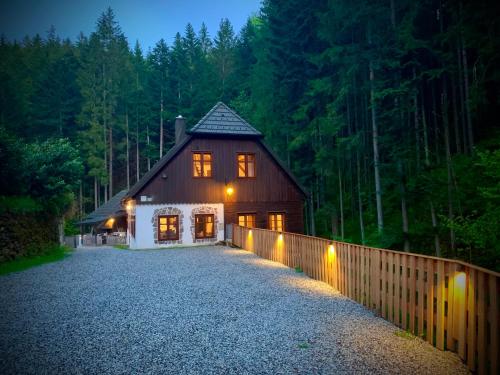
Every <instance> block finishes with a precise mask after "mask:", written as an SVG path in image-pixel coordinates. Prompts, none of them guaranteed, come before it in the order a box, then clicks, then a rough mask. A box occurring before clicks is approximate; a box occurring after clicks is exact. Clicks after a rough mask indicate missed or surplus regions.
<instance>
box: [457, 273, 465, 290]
mask: <svg viewBox="0 0 500 375" xmlns="http://www.w3.org/2000/svg"><path fill="white" fill-rule="evenodd" d="M465 279H466V275H465V272H457V273H456V274H455V285H456V287H457V288H460V289H461V290H465Z"/></svg>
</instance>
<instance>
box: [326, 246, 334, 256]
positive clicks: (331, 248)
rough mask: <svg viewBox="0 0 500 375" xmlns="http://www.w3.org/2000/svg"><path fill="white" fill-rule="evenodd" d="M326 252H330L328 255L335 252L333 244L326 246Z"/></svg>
mask: <svg viewBox="0 0 500 375" xmlns="http://www.w3.org/2000/svg"><path fill="white" fill-rule="evenodd" d="M328 254H330V255H333V254H335V246H333V244H331V245H330V246H328Z"/></svg>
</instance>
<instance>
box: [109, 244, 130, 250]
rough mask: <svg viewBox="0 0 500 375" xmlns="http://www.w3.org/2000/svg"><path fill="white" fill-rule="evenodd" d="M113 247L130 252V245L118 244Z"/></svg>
mask: <svg viewBox="0 0 500 375" xmlns="http://www.w3.org/2000/svg"><path fill="white" fill-rule="evenodd" d="M113 247H114V248H115V249H119V250H128V245H122V244H118V245H113Z"/></svg>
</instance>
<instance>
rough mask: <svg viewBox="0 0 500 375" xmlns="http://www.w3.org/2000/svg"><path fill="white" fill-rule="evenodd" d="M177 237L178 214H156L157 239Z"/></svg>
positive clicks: (174, 238) (169, 239) (173, 238)
mask: <svg viewBox="0 0 500 375" xmlns="http://www.w3.org/2000/svg"><path fill="white" fill-rule="evenodd" d="M178 239H179V216H177V215H160V216H158V240H159V241H176V240H178Z"/></svg>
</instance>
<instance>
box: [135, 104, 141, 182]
mask: <svg viewBox="0 0 500 375" xmlns="http://www.w3.org/2000/svg"><path fill="white" fill-rule="evenodd" d="M135 113H136V124H135V170H136V181H139V178H140V169H141V166H140V159H139V111H138V110H137V107H136V111H135Z"/></svg>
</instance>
